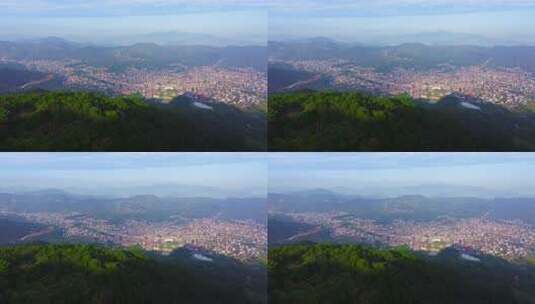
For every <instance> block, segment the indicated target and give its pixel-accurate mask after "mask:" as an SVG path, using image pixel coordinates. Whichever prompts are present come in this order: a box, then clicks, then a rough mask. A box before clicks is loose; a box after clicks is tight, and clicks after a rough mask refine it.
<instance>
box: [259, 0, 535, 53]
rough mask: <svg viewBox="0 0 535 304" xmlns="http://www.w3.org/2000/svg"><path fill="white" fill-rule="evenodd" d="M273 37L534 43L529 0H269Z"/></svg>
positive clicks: (532, 9) (374, 41)
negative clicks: (289, 0) (326, 0)
mask: <svg viewBox="0 0 535 304" xmlns="http://www.w3.org/2000/svg"><path fill="white" fill-rule="evenodd" d="M272 5H273V9H272V12H271V14H270V18H269V23H270V27H269V33H270V39H271V40H285V39H303V38H310V37H320V36H322V37H329V38H332V39H337V40H341V41H346V42H360V43H366V44H380V45H385V44H386V45H391V44H399V43H409V42H420V43H426V44H455V45H457V44H474V45H516V44H518V45H526V44H529V45H533V44H535V39H534V38H533V35H532V33H533V32H532V29H533V28H535V21H534V20H533V18H532V17H533V14H534V13H535V3H534V2H533V1H529V0H512V1H509V0H491V1H483V0H481V1H479V0H476V1H460V0H432V1H413V0H381V1H368V0H364V1H344V0H335V1H329V2H325V1H319V0H318V1H306V0H300V1H292V2H291V3H286V2H285V1H278V0H274V1H272Z"/></svg>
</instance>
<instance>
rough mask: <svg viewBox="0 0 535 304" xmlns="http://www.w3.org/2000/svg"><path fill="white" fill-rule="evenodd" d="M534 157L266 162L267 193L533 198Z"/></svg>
mask: <svg viewBox="0 0 535 304" xmlns="http://www.w3.org/2000/svg"><path fill="white" fill-rule="evenodd" d="M534 159H535V156H533V155H529V154H521V153H488V154H485V153H483V154H482V153H438V154H426V153H355V154H343V153H342V154H340V153H329V154H325V153H312V154H310V153H307V154H301V153H297V154H295V153H294V154H278V155H272V156H270V162H269V168H270V170H269V175H270V176H269V191H270V192H292V191H302V190H311V189H325V190H331V191H335V192H340V193H344V194H352V195H361V196H369V197H394V196H401V195H424V196H431V197H434V196H436V197H464V196H473V197H481V198H494V197H533V196H535V190H534V189H533V186H532V181H533V176H534V175H533V172H535V165H534V162H533V160H534Z"/></svg>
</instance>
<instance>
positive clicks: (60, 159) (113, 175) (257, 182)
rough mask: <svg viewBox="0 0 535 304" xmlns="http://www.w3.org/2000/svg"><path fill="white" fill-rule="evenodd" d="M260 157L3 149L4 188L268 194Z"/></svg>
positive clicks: (94, 192) (176, 194) (120, 193)
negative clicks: (21, 152) (39, 151)
mask: <svg viewBox="0 0 535 304" xmlns="http://www.w3.org/2000/svg"><path fill="white" fill-rule="evenodd" d="M259 158H260V157H259V156H255V155H251V154H232V155H229V154H224V153H215V154H212V153H154V154H151V153H124V154H123V153H110V154H106V153H32V154H20V153H2V155H0V167H1V168H2V170H1V172H0V180H1V181H2V184H1V185H0V191H2V192H7V193H13V192H24V191H39V190H47V189H59V190H63V191H67V192H72V193H74V194H86V195H95V196H122V197H127V196H133V195H145V194H150V195H157V196H163V197H166V196H174V197H216V198H225V197H247V196H257V197H264V196H265V193H266V174H267V173H266V170H267V168H266V165H265V162H263V161H261V160H260V159H259Z"/></svg>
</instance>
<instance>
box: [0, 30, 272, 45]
mask: <svg viewBox="0 0 535 304" xmlns="http://www.w3.org/2000/svg"><path fill="white" fill-rule="evenodd" d="M0 40H5V41H15V42H23V43H28V42H44V41H53V40H55V41H69V43H72V44H78V45H86V46H87V45H102V46H127V45H132V44H138V43H155V44H160V45H204V46H216V47H225V46H265V45H266V38H265V37H262V36H251V37H243V38H229V37H220V36H216V35H211V34H206V33H192V32H180V31H167V32H151V33H142V34H124V35H115V36H110V35H102V36H100V37H97V38H94V39H91V40H88V39H86V38H81V37H74V36H73V37H68V38H66V39H65V38H60V37H56V36H48V37H23V36H20V37H16V36H0ZM73 41H76V42H73Z"/></svg>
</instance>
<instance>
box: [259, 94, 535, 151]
mask: <svg viewBox="0 0 535 304" xmlns="http://www.w3.org/2000/svg"><path fill="white" fill-rule="evenodd" d="M478 106H479V109H478V110H474V109H470V108H466V107H463V106H462V102H461V101H460V100H457V99H456V97H454V96H448V97H445V98H444V99H443V100H441V101H439V102H438V103H436V104H430V103H424V102H419V101H416V100H413V99H412V98H411V97H410V96H408V95H400V96H392V97H388V96H372V95H368V94H364V93H360V92H312V91H306V92H296V93H284V94H274V95H271V96H270V99H269V110H268V130H269V131H268V146H269V149H270V150H272V151H516V150H518V151H526V150H535V117H534V115H533V113H532V112H531V111H530V110H526V111H521V112H511V111H509V110H507V109H505V108H503V107H500V106H497V105H493V104H490V103H485V104H478Z"/></svg>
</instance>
